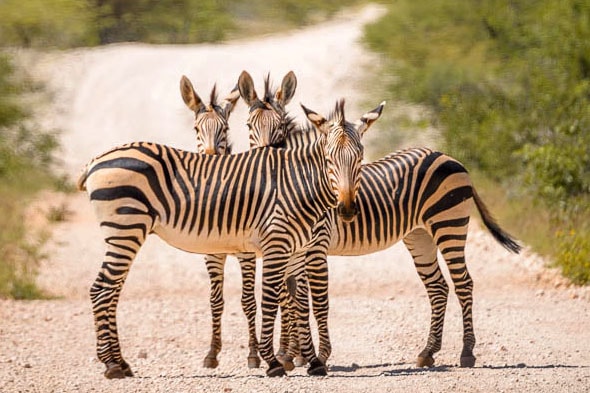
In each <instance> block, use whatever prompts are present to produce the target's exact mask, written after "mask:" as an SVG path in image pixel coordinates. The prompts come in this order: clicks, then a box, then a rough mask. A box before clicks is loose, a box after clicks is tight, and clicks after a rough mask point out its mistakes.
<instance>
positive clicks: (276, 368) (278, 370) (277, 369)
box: [266, 360, 287, 377]
mask: <svg viewBox="0 0 590 393" xmlns="http://www.w3.org/2000/svg"><path fill="white" fill-rule="evenodd" d="M266 375H267V376H269V377H283V376H285V375H287V373H286V372H285V368H284V367H283V366H282V365H281V363H279V361H278V360H275V361H273V362H272V363H270V364H269V366H268V370H267V371H266Z"/></svg>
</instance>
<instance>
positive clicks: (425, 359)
mask: <svg viewBox="0 0 590 393" xmlns="http://www.w3.org/2000/svg"><path fill="white" fill-rule="evenodd" d="M432 366H434V358H433V357H432V356H430V355H426V356H424V355H420V356H418V359H416V367H419V368H422V367H432Z"/></svg>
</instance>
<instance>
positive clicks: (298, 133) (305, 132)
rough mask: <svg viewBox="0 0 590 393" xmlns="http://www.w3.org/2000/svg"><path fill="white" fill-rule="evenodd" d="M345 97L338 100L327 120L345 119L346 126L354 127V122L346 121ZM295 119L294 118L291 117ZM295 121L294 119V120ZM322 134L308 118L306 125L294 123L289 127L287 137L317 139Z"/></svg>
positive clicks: (289, 138)
mask: <svg viewBox="0 0 590 393" xmlns="http://www.w3.org/2000/svg"><path fill="white" fill-rule="evenodd" d="M344 102H345V100H344V98H342V99H340V100H338V101H337V102H336V105H335V106H334V109H333V110H332V111H331V112H330V113H329V114H328V117H326V121H329V122H330V121H338V122H342V121H343V120H344V124H343V126H344V127H345V128H348V127H354V124H353V123H351V122H349V121H346V117H345V116H344ZM290 120H293V119H290ZM293 123H294V121H293ZM320 135H321V132H320V131H318V130H317V129H316V128H315V127H314V126H313V124H312V123H311V122H310V121H309V120H308V121H307V122H306V123H305V125H303V126H301V127H297V126H296V125H295V124H292V125H290V126H289V128H288V132H287V139H288V140H291V139H293V140H297V139H301V138H305V139H306V140H308V141H311V140H315V139H317V138H318V137H319V136H320Z"/></svg>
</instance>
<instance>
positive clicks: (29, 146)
mask: <svg viewBox="0 0 590 393" xmlns="http://www.w3.org/2000/svg"><path fill="white" fill-rule="evenodd" d="M32 88H33V86H31V85H30V84H29V83H27V82H26V80H25V78H24V76H22V75H20V74H19V73H18V72H17V71H16V70H15V69H14V67H13V65H12V63H11V61H10V59H9V58H8V57H7V56H4V55H0V216H1V217H2V225H0V297H13V298H17V299H30V298H36V297H40V296H42V294H41V293H40V292H39V290H38V289H37V288H36V286H35V273H36V268H37V265H38V263H39V261H40V260H41V258H42V255H41V254H40V251H39V250H40V247H39V246H40V245H41V243H42V242H43V237H42V236H40V235H38V234H33V233H31V232H30V231H28V230H27V229H28V228H27V226H26V219H25V213H26V207H27V205H28V203H29V202H31V200H32V199H33V198H34V196H35V195H36V194H37V192H39V191H40V190H42V189H44V188H47V187H50V186H52V185H54V184H57V180H58V179H57V178H56V176H54V175H53V173H52V171H51V162H52V155H51V153H52V152H53V150H54V149H55V148H56V146H57V144H56V140H55V137H54V136H53V135H52V134H51V133H50V132H43V131H40V130H38V129H37V128H36V127H35V125H34V123H33V122H32V121H31V119H30V115H29V113H28V112H27V111H26V109H25V108H24V105H23V104H22V95H23V94H24V93H25V92H26V91H30V90H31V89H32Z"/></svg>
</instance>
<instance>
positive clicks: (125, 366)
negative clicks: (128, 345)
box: [121, 360, 133, 377]
mask: <svg viewBox="0 0 590 393" xmlns="http://www.w3.org/2000/svg"><path fill="white" fill-rule="evenodd" d="M121 370H123V373H124V374H125V376H126V377H133V371H131V367H129V364H127V362H126V361H124V360H123V362H122V363H121Z"/></svg>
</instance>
